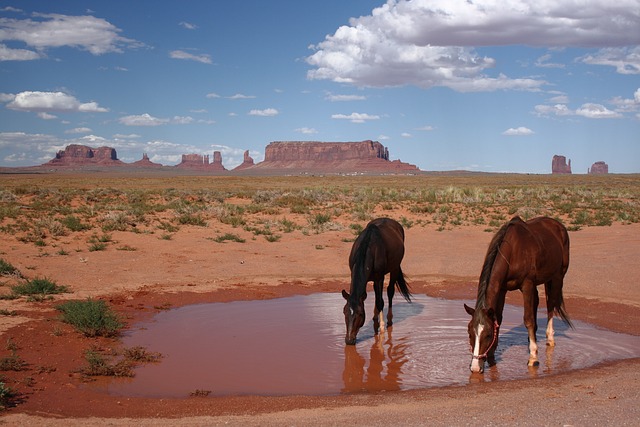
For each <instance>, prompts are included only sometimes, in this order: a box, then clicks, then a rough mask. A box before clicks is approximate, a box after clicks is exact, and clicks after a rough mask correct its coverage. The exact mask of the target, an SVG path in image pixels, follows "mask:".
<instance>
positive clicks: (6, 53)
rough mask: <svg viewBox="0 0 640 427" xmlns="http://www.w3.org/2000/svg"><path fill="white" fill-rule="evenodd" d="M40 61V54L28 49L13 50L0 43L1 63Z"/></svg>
mask: <svg viewBox="0 0 640 427" xmlns="http://www.w3.org/2000/svg"><path fill="white" fill-rule="evenodd" d="M34 59H40V54H39V53H37V52H34V51H32V50H27V49H11V48H10V47H7V45H5V44H2V43H0V61H33V60H34Z"/></svg>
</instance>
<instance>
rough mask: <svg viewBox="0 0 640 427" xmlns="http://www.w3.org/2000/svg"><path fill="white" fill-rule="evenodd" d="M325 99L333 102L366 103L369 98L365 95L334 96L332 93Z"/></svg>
mask: <svg viewBox="0 0 640 427" xmlns="http://www.w3.org/2000/svg"><path fill="white" fill-rule="evenodd" d="M325 99H326V100H328V101H331V102H343V101H364V100H366V99H367V97H366V96H363V95H334V94H332V93H330V94H328V95H327V96H326V98H325Z"/></svg>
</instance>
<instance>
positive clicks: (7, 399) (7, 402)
mask: <svg viewBox="0 0 640 427" xmlns="http://www.w3.org/2000/svg"><path fill="white" fill-rule="evenodd" d="M16 397H17V394H16V393H15V392H14V391H13V390H12V389H11V387H7V386H6V385H5V383H4V382H0V411H2V410H4V409H6V408H8V407H10V406H13V400H14V399H15V398H16Z"/></svg>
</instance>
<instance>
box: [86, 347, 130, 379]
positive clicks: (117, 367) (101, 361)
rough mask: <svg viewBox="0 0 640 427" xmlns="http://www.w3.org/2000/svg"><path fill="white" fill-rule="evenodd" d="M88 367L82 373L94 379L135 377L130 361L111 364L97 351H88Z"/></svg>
mask: <svg viewBox="0 0 640 427" xmlns="http://www.w3.org/2000/svg"><path fill="white" fill-rule="evenodd" d="M84 357H85V360H86V361H87V366H86V367H85V368H84V369H82V373H83V374H85V375H88V376H92V377H98V376H107V377H133V376H134V374H133V369H132V368H133V366H132V364H131V362H130V361H129V360H126V359H124V360H121V361H120V362H118V363H115V364H111V363H109V361H108V360H107V359H106V358H105V357H104V356H103V355H102V354H100V353H99V352H97V351H95V350H87V352H86V353H85V355H84Z"/></svg>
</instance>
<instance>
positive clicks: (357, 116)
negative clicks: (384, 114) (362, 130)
mask: <svg viewBox="0 0 640 427" xmlns="http://www.w3.org/2000/svg"><path fill="white" fill-rule="evenodd" d="M331 118H332V119H339V120H349V121H351V123H364V122H366V121H367V120H379V119H380V116H375V115H370V114H367V113H351V114H349V115H346V114H333V115H332V116H331Z"/></svg>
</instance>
